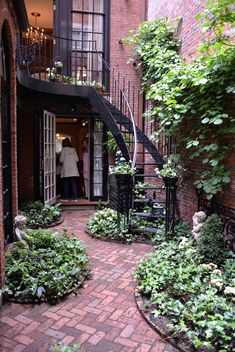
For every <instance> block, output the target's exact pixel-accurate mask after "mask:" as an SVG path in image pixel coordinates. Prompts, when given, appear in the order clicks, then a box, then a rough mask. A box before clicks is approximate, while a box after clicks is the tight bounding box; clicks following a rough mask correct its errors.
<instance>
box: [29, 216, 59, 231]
mask: <svg viewBox="0 0 235 352" xmlns="http://www.w3.org/2000/svg"><path fill="white" fill-rule="evenodd" d="M63 221H64V217H63V215H60V217H59V218H58V220H56V221H54V222H52V223H51V224H48V225H45V226H43V227H42V226H39V227H36V226H35V227H34V226H31V227H29V229H30V230H38V229H50V228H53V227H56V226H58V225H60V224H62V222H63Z"/></svg>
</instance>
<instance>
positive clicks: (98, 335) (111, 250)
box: [0, 210, 176, 352]
mask: <svg viewBox="0 0 235 352" xmlns="http://www.w3.org/2000/svg"><path fill="white" fill-rule="evenodd" d="M91 214H92V211H91V210H88V211H79V212H78V211H66V212H65V214H64V215H65V221H64V223H63V224H61V225H60V226H58V227H57V229H63V228H66V229H68V230H69V231H70V232H73V233H75V234H76V235H77V237H78V238H79V239H81V240H82V241H83V242H85V244H86V246H87V249H88V253H89V255H90V258H91V261H92V273H93V275H92V278H91V280H89V281H87V282H86V284H85V286H84V288H82V289H81V291H80V293H79V294H78V295H77V296H74V295H70V296H68V297H67V298H66V299H64V300H63V301H61V302H60V303H59V304H57V305H54V306H52V305H48V304H40V305H22V304H13V303H5V304H4V305H3V306H2V308H1V309H0V351H1V352H21V351H24V352H36V351H40V352H43V351H48V344H50V343H52V342H55V341H64V342H65V343H66V344H71V345H73V344H74V343H76V342H79V343H81V345H82V347H83V349H84V350H85V351H86V352H90V351H94V352H116V351H120V352H175V351H176V349H174V348H173V347H172V346H171V345H169V344H167V343H165V342H164V341H163V340H162V338H161V337H160V336H159V335H158V334H157V333H156V332H154V331H153V330H152V329H151V328H150V327H149V326H148V324H147V323H146V322H145V321H144V320H143V318H142V316H141V315H140V313H139V312H138V311H137V308H136V304H135V300H134V295H133V292H134V288H133V282H132V271H133V270H134V268H135V267H136V264H137V262H138V261H139V259H140V258H141V257H142V256H143V255H145V254H146V253H149V252H151V251H152V247H151V246H150V245H145V244H137V243H136V244H132V245H125V244H117V243H109V242H102V241H100V240H95V239H92V238H90V236H88V235H86V234H85V233H84V228H85V225H86V222H87V218H88V217H89V216H90V215H91Z"/></svg>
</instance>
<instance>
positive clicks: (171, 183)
mask: <svg viewBox="0 0 235 352" xmlns="http://www.w3.org/2000/svg"><path fill="white" fill-rule="evenodd" d="M163 180H164V182H165V187H166V217H165V234H166V238H168V237H169V234H171V236H172V237H173V236H174V234H175V209H176V191H177V181H178V178H177V177H175V178H171V177H164V178H163Z"/></svg>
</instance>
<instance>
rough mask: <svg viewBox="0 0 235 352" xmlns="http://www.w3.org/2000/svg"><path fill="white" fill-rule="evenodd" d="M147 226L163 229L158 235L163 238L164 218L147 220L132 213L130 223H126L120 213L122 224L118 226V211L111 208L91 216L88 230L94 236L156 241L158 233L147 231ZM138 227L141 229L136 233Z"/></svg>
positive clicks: (130, 240)
mask: <svg viewBox="0 0 235 352" xmlns="http://www.w3.org/2000/svg"><path fill="white" fill-rule="evenodd" d="M145 228H154V229H156V228H158V229H159V231H160V230H161V234H160V233H159V234H158V236H160V237H161V239H163V238H164V220H162V219H155V220H152V221H151V220H146V219H143V218H140V217H138V216H135V214H134V213H131V214H130V219H129V223H128V225H127V224H126V223H125V219H124V216H123V215H120V225H119V226H118V222H117V212H116V211H115V210H113V209H109V208H107V209H103V210H99V211H97V212H96V213H95V214H94V215H92V216H91V218H90V219H89V222H88V224H87V230H88V231H89V233H90V234H91V235H92V236H93V237H94V238H100V239H103V240H110V241H112V240H115V241H120V242H125V243H131V242H134V241H136V240H139V239H141V240H143V239H148V240H152V241H155V237H156V234H151V233H149V232H146V231H145ZM136 229H138V230H140V231H138V233H136V231H135V230H136ZM141 230H142V231H141ZM140 237H141V238H140Z"/></svg>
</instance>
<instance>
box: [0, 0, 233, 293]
mask: <svg viewBox="0 0 235 352" xmlns="http://www.w3.org/2000/svg"><path fill="white" fill-rule="evenodd" d="M201 4H202V2H200V1H196V0H194V1H182V0H175V1H171V2H170V3H169V2H167V1H165V0H161V1H158V2H156V1H149V7H148V8H147V6H146V5H147V1H142V0H128V1H126V0H120V1H114V0H112V1H108V0H69V1H68V0H66V1H65V0H54V1H52V0H48V1H41V2H35V1H31V0H25V1H23V0H22V1H6V0H1V1H0V29H1V60H2V63H1V70H0V75H1V83H0V84H1V106H0V112H1V132H2V133H1V136H2V140H1V143H0V148H1V151H0V158H1V159H0V177H1V182H0V197H1V200H2V201H1V202H0V213H1V214H2V216H1V219H2V220H1V224H0V289H1V284H2V283H3V280H4V277H3V276H4V260H3V258H4V253H5V249H6V245H7V244H8V243H9V242H10V241H11V240H12V234H13V226H12V224H13V219H14V216H15V215H16V214H17V213H18V208H19V206H20V204H21V203H23V202H25V201H29V200H36V199H40V200H42V201H44V203H45V204H53V203H54V202H55V201H56V198H57V197H58V190H59V187H58V185H57V184H56V153H57V152H58V153H59V152H60V150H61V141H62V139H64V138H65V137H68V138H70V140H71V141H72V143H73V144H74V146H75V147H76V150H77V153H78V155H79V159H80V165H79V167H80V179H79V184H78V189H79V196H80V197H82V196H84V187H83V186H82V184H83V179H82V171H83V165H82V161H83V149H82V148H83V145H82V141H83V140H84V139H85V138H88V140H89V154H90V165H89V194H88V201H97V200H100V199H103V200H106V199H107V193H108V189H107V188H108V187H107V178H108V152H107V148H106V147H105V146H106V144H105V143H106V141H107V131H108V130H110V131H111V132H112V134H113V136H114V138H115V140H116V142H117V144H118V146H119V148H120V149H121V151H122V153H123V155H124V156H125V157H126V158H127V159H128V158H129V157H130V158H133V157H134V155H135V153H134V150H135V147H134V145H135V143H134V142H135V138H134V135H133V132H134V130H135V128H136V140H138V147H137V152H138V153H137V156H136V157H137V168H138V169H139V173H140V174H141V175H142V176H143V178H140V180H146V178H145V176H146V175H145V174H144V173H145V172H147V171H148V169H150V170H151V168H153V167H155V166H156V163H157V164H158V165H159V164H161V163H162V158H161V155H160V154H159V151H158V150H157V149H156V146H155V145H154V144H153V143H152V142H150V141H149V139H148V137H147V136H149V135H150V133H151V131H150V130H149V129H148V127H149V126H148V124H147V123H146V121H145V119H144V118H143V116H142V112H143V106H144V104H143V97H142V94H141V93H140V89H141V82H140V72H139V71H138V70H137V69H136V67H135V66H134V65H131V64H129V65H128V64H127V61H128V60H129V58H130V56H131V52H132V48H131V47H129V46H128V45H127V44H125V43H124V40H123V39H124V38H125V37H126V36H128V35H129V32H130V30H132V29H135V28H137V27H138V25H139V23H140V22H142V21H143V20H145V19H146V18H147V16H148V18H149V19H151V18H153V17H156V16H167V17H176V16H183V21H182V24H181V28H180V31H179V35H180V37H181V38H182V40H183V45H182V55H183V57H184V58H185V59H186V60H191V59H192V58H193V57H194V56H195V55H196V48H197V45H198V42H199V41H200V29H199V24H198V23H196V21H195V14H196V13H197V12H198V10H199V9H200V6H201ZM147 11H148V14H147ZM27 17H28V19H27ZM27 21H28V22H29V24H30V26H32V27H31V28H29V29H27V27H28V22H27ZM38 28H39V29H38ZM16 53H17V55H16ZM16 56H17V62H16ZM55 62H61V63H62V64H63V67H62V68H60V67H58V68H55ZM16 67H17V71H16ZM101 86H102V94H99V93H98V91H97V89H96V87H101ZM132 118H134V119H135V125H136V126H135V125H134V124H133V121H132ZM125 135H127V136H128V138H129V141H130V143H129V145H127V144H128V143H125V140H124V136H125ZM146 162H147V163H148V165H147V163H146ZM229 162H230V163H231V168H233V172H234V173H235V167H234V159H233V158H232V157H231V160H230V161H229ZM143 174H144V175H143ZM192 174H193V170H192ZM233 175H234V174H233ZM142 176H141V177H142ZM153 177H154V178H155V175H154V176H153ZM234 180H235V178H234V177H233V181H232V183H231V185H230V186H229V188H228V189H227V190H226V191H225V193H224V195H223V201H224V203H225V204H227V205H230V206H233V207H234V206H235V188H234V187H235V183H234ZM151 181H152V179H151ZM179 201H180V213H181V217H182V218H184V219H185V220H188V221H190V219H191V217H192V214H193V213H194V211H195V210H196V209H197V197H196V193H195V187H194V186H193V185H192V183H191V182H190V179H188V180H186V182H185V183H184V187H183V188H182V189H181V190H180V192H179Z"/></svg>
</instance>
